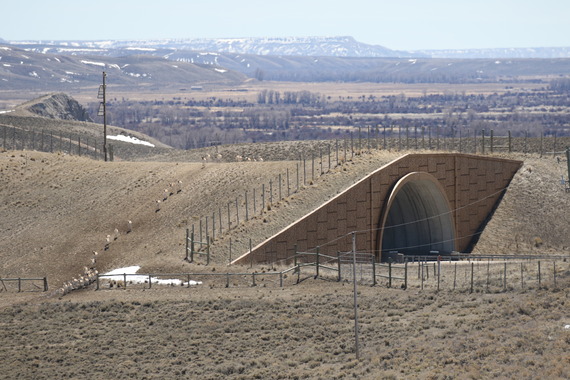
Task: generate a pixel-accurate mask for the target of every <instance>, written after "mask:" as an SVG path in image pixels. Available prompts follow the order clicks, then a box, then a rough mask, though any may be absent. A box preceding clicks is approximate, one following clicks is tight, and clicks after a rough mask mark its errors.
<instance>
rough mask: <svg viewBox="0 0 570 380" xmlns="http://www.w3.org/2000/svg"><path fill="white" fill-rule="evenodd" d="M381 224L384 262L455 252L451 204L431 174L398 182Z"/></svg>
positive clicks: (413, 176) (414, 174)
mask: <svg viewBox="0 0 570 380" xmlns="http://www.w3.org/2000/svg"><path fill="white" fill-rule="evenodd" d="M380 222H381V225H380V227H381V228H380V245H381V252H382V261H388V260H390V259H395V257H398V256H400V258H401V255H402V254H403V255H419V256H429V255H449V254H451V252H453V251H454V250H455V223H454V220H453V214H452V210H451V207H450V204H449V201H448V199H447V196H446V195H445V191H444V189H443V187H442V186H441V184H440V183H439V182H438V181H437V179H436V178H435V177H433V176H432V175H430V174H428V173H421V172H415V173H410V174H408V175H406V176H404V177H403V178H402V179H400V181H398V183H397V184H396V185H395V187H394V189H393V190H392V193H391V195H390V197H389V199H388V202H387V204H386V209H385V211H384V213H383V218H382V220H381V221H380ZM398 254H400V255H398Z"/></svg>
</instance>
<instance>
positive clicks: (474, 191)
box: [235, 153, 522, 264]
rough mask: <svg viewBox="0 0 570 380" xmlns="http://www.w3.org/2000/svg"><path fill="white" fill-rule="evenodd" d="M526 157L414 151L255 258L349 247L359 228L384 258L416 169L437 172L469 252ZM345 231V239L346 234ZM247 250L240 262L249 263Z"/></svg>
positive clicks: (461, 247) (261, 248)
mask: <svg viewBox="0 0 570 380" xmlns="http://www.w3.org/2000/svg"><path fill="white" fill-rule="evenodd" d="M521 165H522V162H520V161H514V160H505V159H499V158H494V157H486V156H474V155H466V154H451V153H440V154H438V153H434V154H409V155H405V156H402V157H400V158H399V159H396V160H394V161H392V162H391V163H389V164H388V165H385V166H384V167H382V168H379V169H378V170H376V171H375V172H373V173H371V174H369V175H368V176H367V177H365V178H363V179H362V180H361V181H359V182H358V183H356V184H355V185H353V186H352V187H351V188H349V189H347V190H346V191H345V192H343V193H341V194H339V195H337V196H336V197H335V198H333V199H331V200H329V201H328V202H326V203H325V204H323V205H322V206H320V207H319V208H317V209H316V210H314V211H313V212H312V213H310V214H309V215H307V216H305V217H304V218H302V219H300V220H298V221H297V222H295V223H293V224H292V225H290V226H289V227H287V228H285V229H284V230H283V231H281V232H279V233H278V234H276V235H275V236H273V237H271V238H270V239H268V240H266V241H265V242H263V243H261V244H260V245H258V246H256V247H255V248H254V249H253V259H254V260H255V261H259V262H265V261H276V260H283V261H287V260H289V261H292V253H293V251H294V249H293V247H294V246H295V244H297V246H298V250H299V251H308V250H313V251H314V249H315V248H316V247H317V246H321V248H320V252H321V253H323V254H328V255H331V256H334V255H336V252H338V251H345V252H347V251H350V250H351V248H352V246H351V237H350V236H351V233H352V232H353V231H365V232H362V233H358V236H357V249H358V250H361V251H366V252H374V253H375V254H376V256H377V257H380V255H381V252H380V249H381V241H378V240H379V239H380V238H379V236H380V234H379V233H377V231H379V230H380V229H381V228H382V227H383V226H382V225H381V218H382V215H383V213H384V212H386V210H385V208H386V202H387V200H388V197H389V195H390V193H391V191H392V189H393V188H394V186H395V184H396V182H398V181H399V180H400V179H401V178H402V177H404V176H405V175H407V174H409V173H411V172H426V173H429V174H431V175H432V176H433V177H435V178H436V179H437V180H438V181H439V183H440V185H441V188H442V189H443V191H444V192H445V195H446V197H447V199H448V201H449V204H450V207H449V209H450V210H452V211H453V217H454V223H455V230H456V236H455V239H456V242H455V246H456V248H457V250H458V251H461V252H464V251H465V250H467V249H469V248H470V246H472V245H473V243H474V242H475V241H476V240H477V238H478V236H479V234H480V233H481V228H482V225H483V224H484V222H485V220H486V219H487V217H488V215H489V214H490V213H491V212H492V211H493V209H494V207H496V205H497V202H498V201H499V200H500V198H501V196H502V194H503V193H504V191H505V190H506V188H507V186H508V184H509V183H510V181H511V179H512V178H513V176H514V174H515V173H516V171H517V170H518V169H519V168H520V166H521ZM343 236H344V238H342V237H343ZM250 260H251V258H250V257H248V253H245V254H244V255H243V256H242V257H240V258H239V259H237V260H236V261H235V262H236V263H242V264H245V263H249V262H250Z"/></svg>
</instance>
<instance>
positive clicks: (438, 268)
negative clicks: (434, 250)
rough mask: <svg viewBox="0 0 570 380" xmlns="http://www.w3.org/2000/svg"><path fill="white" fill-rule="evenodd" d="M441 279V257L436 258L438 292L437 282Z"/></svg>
mask: <svg viewBox="0 0 570 380" xmlns="http://www.w3.org/2000/svg"><path fill="white" fill-rule="evenodd" d="M440 280H441V259H440V258H439V257H438V258H437V291H438V292H439V283H440Z"/></svg>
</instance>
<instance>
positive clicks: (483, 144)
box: [481, 129, 485, 154]
mask: <svg viewBox="0 0 570 380" xmlns="http://www.w3.org/2000/svg"><path fill="white" fill-rule="evenodd" d="M481 154H485V130H484V129H482V130H481Z"/></svg>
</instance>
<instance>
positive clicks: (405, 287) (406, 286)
mask: <svg viewBox="0 0 570 380" xmlns="http://www.w3.org/2000/svg"><path fill="white" fill-rule="evenodd" d="M406 289H408V262H407V261H406V262H405V263H404V290H406Z"/></svg>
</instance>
